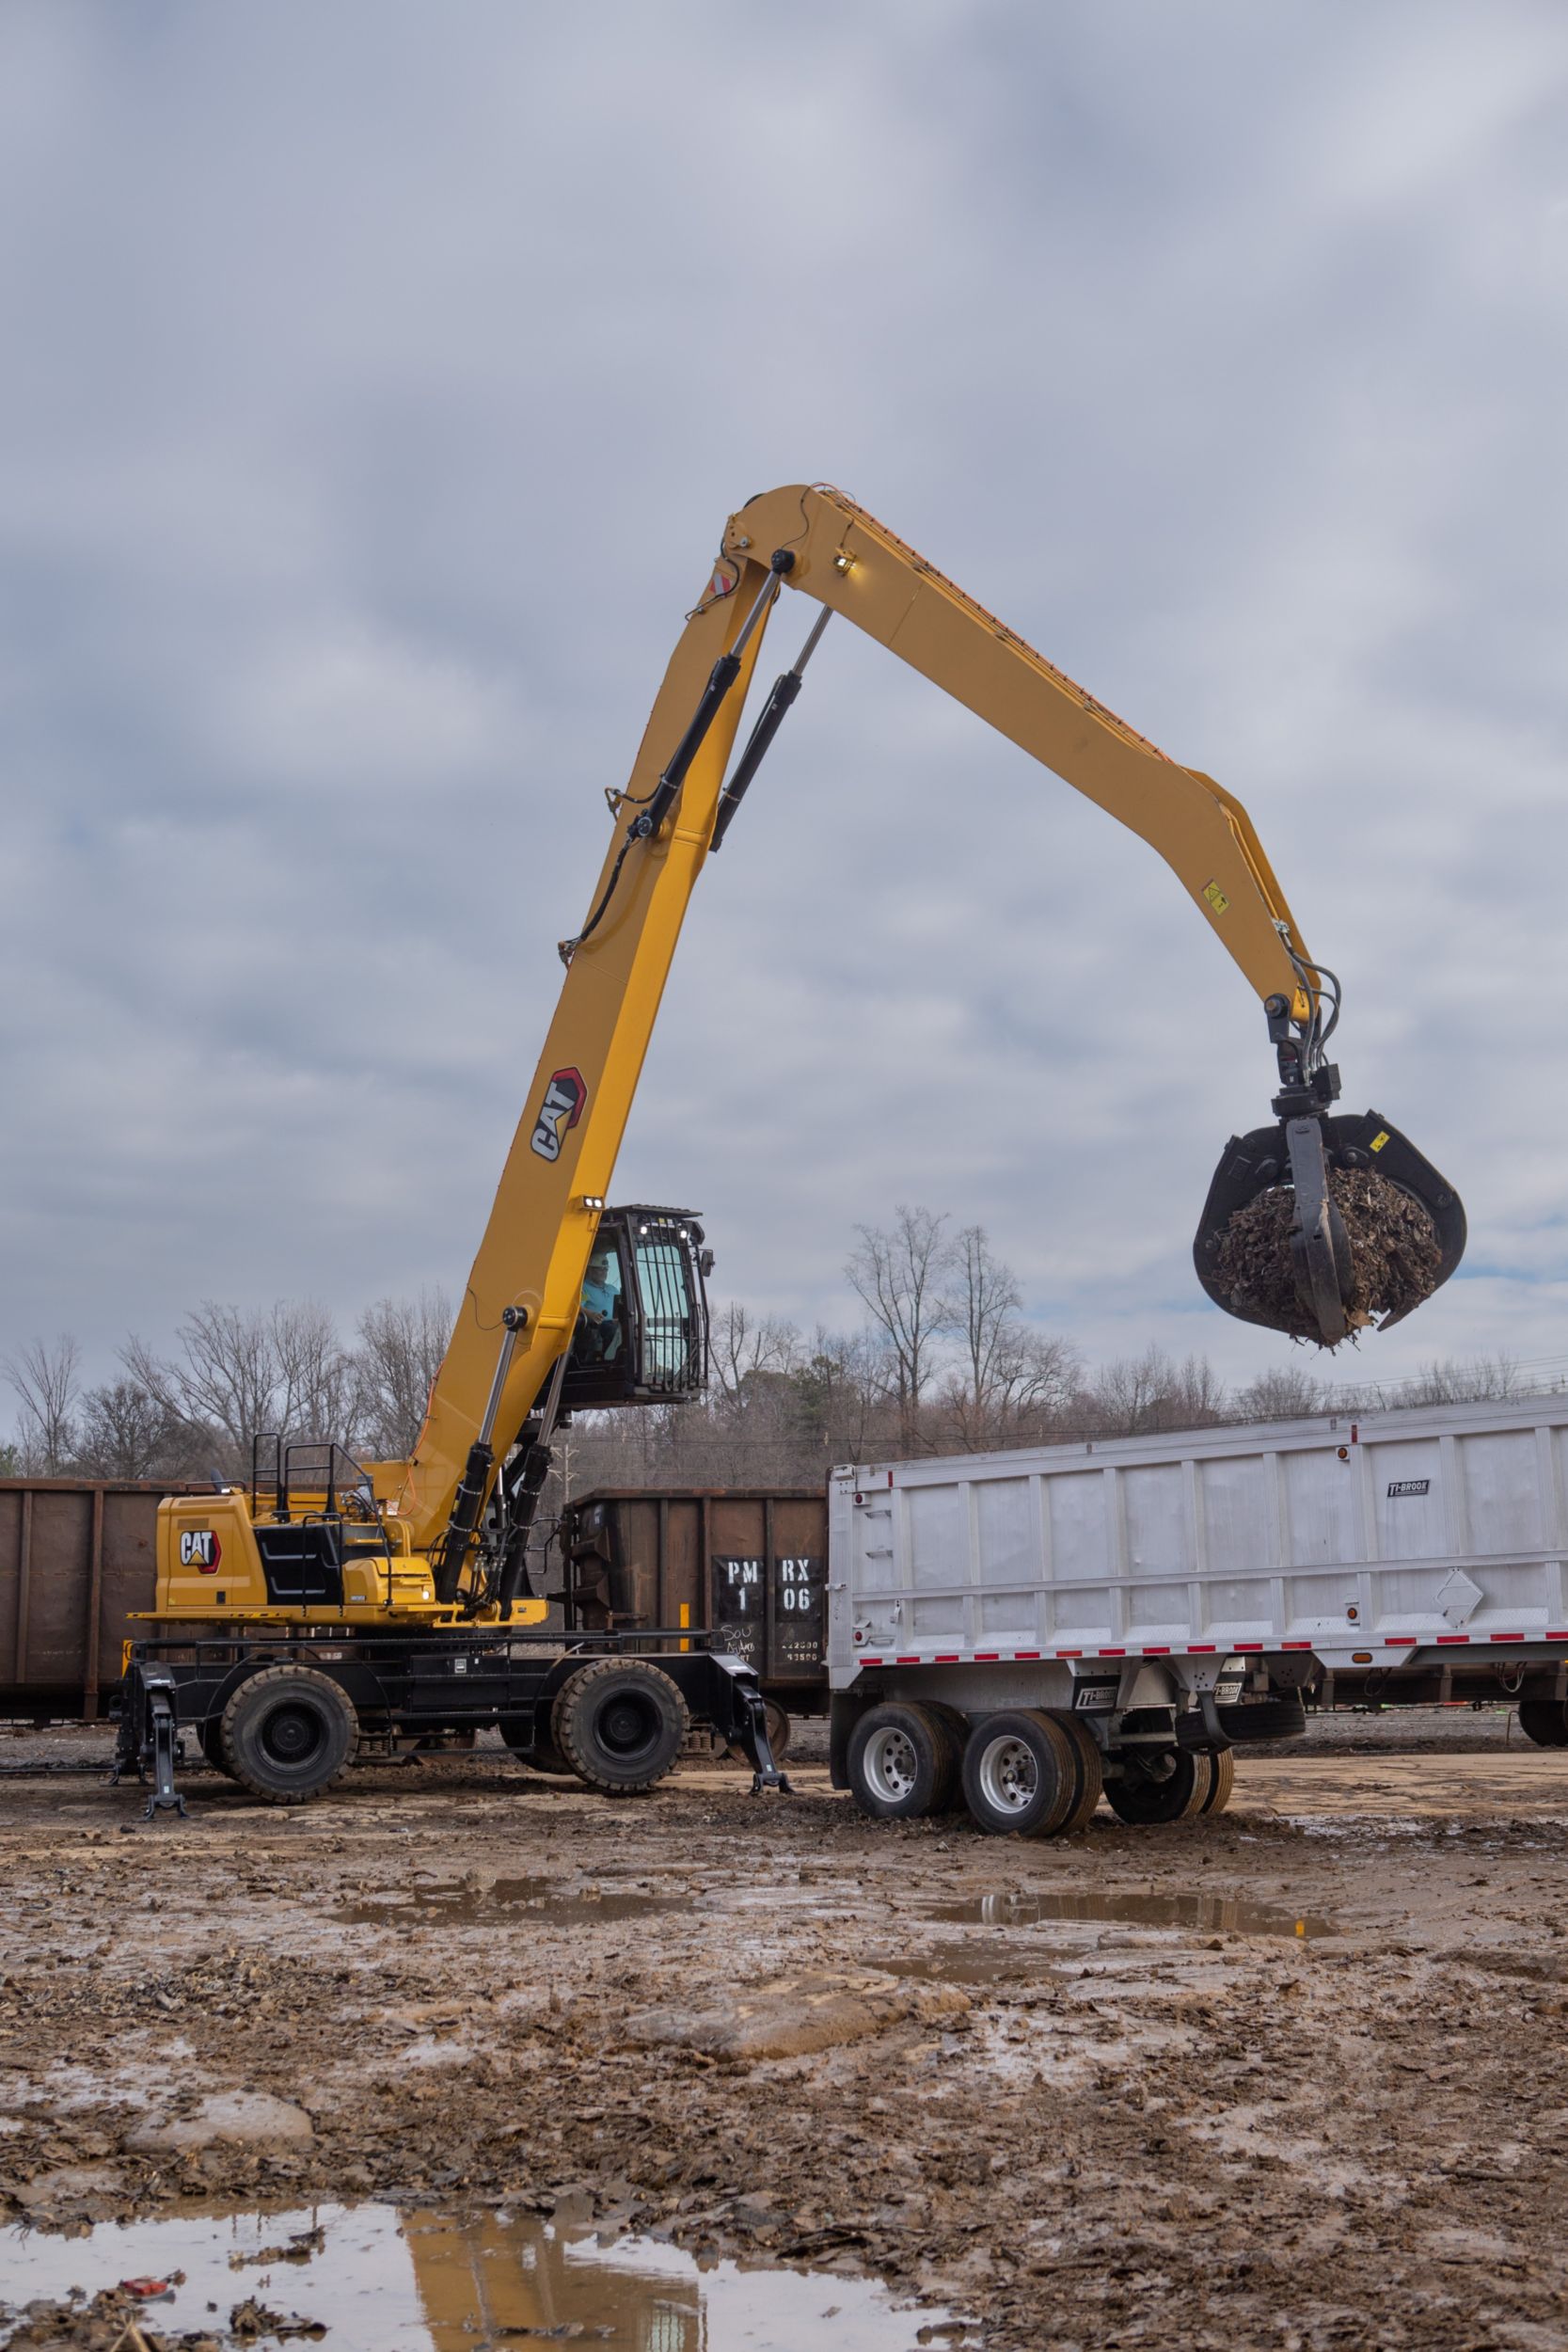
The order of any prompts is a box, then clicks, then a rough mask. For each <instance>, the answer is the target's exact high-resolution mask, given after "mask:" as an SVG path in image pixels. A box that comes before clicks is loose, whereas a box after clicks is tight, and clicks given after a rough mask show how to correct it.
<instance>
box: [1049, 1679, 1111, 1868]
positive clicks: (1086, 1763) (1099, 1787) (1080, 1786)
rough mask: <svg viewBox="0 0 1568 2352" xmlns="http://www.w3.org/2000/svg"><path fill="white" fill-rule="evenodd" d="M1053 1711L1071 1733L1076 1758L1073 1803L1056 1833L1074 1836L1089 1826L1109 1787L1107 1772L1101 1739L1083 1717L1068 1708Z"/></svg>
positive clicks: (1056, 1718) (1065, 1729)
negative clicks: (1104, 1791)
mask: <svg viewBox="0 0 1568 2352" xmlns="http://www.w3.org/2000/svg"><path fill="white" fill-rule="evenodd" d="M1053 1712H1054V1720H1055V1721H1056V1722H1057V1723H1058V1724H1060V1725H1061V1727H1062V1729H1063V1731H1064V1732H1065V1733H1066V1734H1067V1738H1068V1743H1069V1746H1070V1748H1071V1749H1072V1760H1073V1784H1072V1785H1073V1797H1072V1804H1071V1808H1070V1809H1069V1813H1068V1817H1067V1819H1066V1820H1065V1821H1064V1822H1063V1823H1062V1825H1061V1827H1060V1829H1059V1830H1057V1832H1056V1836H1058V1837H1071V1836H1075V1835H1076V1833H1077V1832H1078V1831H1079V1830H1081V1829H1087V1827H1088V1825H1089V1821H1090V1819H1091V1818H1092V1816H1093V1813H1094V1809H1095V1807H1096V1805H1098V1804H1099V1803H1100V1799H1101V1792H1102V1791H1103V1789H1104V1787H1105V1771H1104V1764H1103V1761H1102V1759H1101V1753H1100V1742H1099V1740H1097V1739H1096V1738H1095V1736H1094V1734H1093V1732H1092V1731H1091V1730H1090V1729H1089V1727H1088V1724H1086V1723H1085V1721H1084V1719H1083V1717H1082V1716H1081V1715H1073V1714H1069V1711H1068V1710H1067V1708H1062V1709H1061V1710H1060V1711H1059V1712H1056V1711H1055V1710H1053Z"/></svg>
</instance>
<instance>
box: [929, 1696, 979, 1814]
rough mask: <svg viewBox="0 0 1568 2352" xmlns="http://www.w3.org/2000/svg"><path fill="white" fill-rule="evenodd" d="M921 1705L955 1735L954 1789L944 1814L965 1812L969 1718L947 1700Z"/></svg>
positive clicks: (936, 1700)
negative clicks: (964, 1765) (965, 1751)
mask: <svg viewBox="0 0 1568 2352" xmlns="http://www.w3.org/2000/svg"><path fill="white" fill-rule="evenodd" d="M920 1704H921V1706H922V1707H924V1708H925V1709H926V1711H927V1714H929V1715H934V1716H935V1717H936V1719H937V1721H938V1723H940V1724H946V1725H947V1728H948V1730H949V1731H950V1732H951V1733H952V1735H953V1788H952V1793H951V1795H950V1796H949V1797H948V1800H947V1803H946V1804H944V1805H943V1806H942V1811H943V1812H944V1813H962V1812H965V1811H966V1810H967V1807H966V1805H965V1804H964V1774H963V1763H964V1750H965V1748H966V1747H968V1745H969V1730H970V1724H969V1717H968V1716H967V1715H966V1714H965V1713H964V1711H963V1709H962V1708H961V1707H949V1706H948V1704H947V1702H946V1700H945V1699H922V1700H921V1702H920Z"/></svg>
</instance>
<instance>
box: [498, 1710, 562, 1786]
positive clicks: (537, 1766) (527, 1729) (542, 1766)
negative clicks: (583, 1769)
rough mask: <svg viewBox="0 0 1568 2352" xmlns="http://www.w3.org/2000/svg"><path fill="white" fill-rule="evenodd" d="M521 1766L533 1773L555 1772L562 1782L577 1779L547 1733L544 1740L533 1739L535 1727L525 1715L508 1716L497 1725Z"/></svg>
mask: <svg viewBox="0 0 1568 2352" xmlns="http://www.w3.org/2000/svg"><path fill="white" fill-rule="evenodd" d="M496 1728H497V1730H498V1731H499V1733H500V1736H501V1738H502V1739H503V1740H505V1741H506V1744H507V1746H508V1747H509V1748H510V1749H511V1751H512V1753H513V1755H514V1756H515V1757H516V1759H517V1761H518V1763H519V1764H526V1765H527V1766H528V1767H529V1769H530V1771H531V1772H555V1773H558V1774H559V1775H560V1777H561V1778H562V1780H572V1779H575V1778H576V1774H575V1773H574V1772H573V1771H572V1768H571V1766H570V1765H569V1764H568V1763H567V1761H566V1758H565V1757H564V1756H562V1753H561V1750H560V1749H559V1748H558V1747H557V1746H556V1744H555V1741H554V1740H552V1739H551V1738H550V1737H549V1734H548V1733H547V1732H546V1734H545V1736H544V1737H543V1738H542V1739H539V1740H535V1739H534V1738H533V1736H532V1735H533V1726H532V1724H531V1723H530V1722H529V1720H528V1718H527V1717H526V1716H523V1715H506V1716H503V1717H502V1718H501V1720H500V1722H499V1724H497V1725H496Z"/></svg>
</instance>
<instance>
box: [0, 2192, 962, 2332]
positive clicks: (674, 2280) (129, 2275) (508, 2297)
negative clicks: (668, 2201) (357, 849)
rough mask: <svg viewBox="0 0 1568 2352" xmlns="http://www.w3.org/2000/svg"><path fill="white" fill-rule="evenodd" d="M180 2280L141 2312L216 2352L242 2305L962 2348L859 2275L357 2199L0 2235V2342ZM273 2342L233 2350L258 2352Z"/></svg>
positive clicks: (426, 2327)
mask: <svg viewBox="0 0 1568 2352" xmlns="http://www.w3.org/2000/svg"><path fill="white" fill-rule="evenodd" d="M178 2272H183V2273H184V2278H183V2281H182V2283H181V2284H180V2285H178V2286H176V2287H174V2288H173V2290H172V2294H171V2295H170V2296H169V2297H168V2298H167V2299H162V2300H157V2301H153V2302H150V2303H148V2304H147V2305H146V2306H145V2315H146V2324H147V2326H148V2327H149V2328H151V2329H152V2330H153V2331H154V2333H157V2334H162V2333H164V2332H165V2331H166V2330H167V2331H169V2332H171V2333H172V2332H174V2331H176V2330H178V2329H189V2330H202V2331H206V2330H211V2331H212V2332H213V2333H214V2335H215V2336H217V2337H219V2339H220V2340H222V2341H224V2342H228V2341H229V2340H230V2314H231V2313H232V2312H233V2311H234V2308H235V2306H236V2305H238V2304H242V2303H245V2302H246V2301H250V2300H253V2301H254V2302H255V2303H257V2304H259V2305H261V2307H262V2308H263V2311H264V2312H267V2313H270V2314H273V2315H274V2316H275V2317H280V2318H281V2319H282V2320H283V2321H284V2323H285V2324H286V2325H290V2324H293V2325H297V2324H298V2323H303V2322H313V2323H315V2325H316V2326H317V2327H320V2328H325V2329H326V2330H327V2331H328V2332H327V2335H326V2338H325V2341H326V2343H327V2345H328V2347H329V2352H503V2347H513V2346H516V2347H527V2346H528V2345H529V2344H531V2343H533V2344H541V2345H542V2344H546V2343H548V2342H550V2341H552V2340H561V2339H563V2338H566V2339H572V2340H576V2341H580V2342H585V2343H594V2344H608V2345H610V2347H611V2352H802V2347H803V2346H805V2345H808V2344H816V2343H819V2342H822V2341H824V2340H827V2339H831V2341H832V2344H833V2346H834V2352H915V2347H916V2345H917V2344H918V2343H919V2342H920V2330H921V2329H923V2328H924V2329H927V2330H929V2329H931V2328H938V2329H941V2330H942V2341H943V2342H944V2343H948V2344H952V2345H953V2346H954V2347H955V2352H958V2345H959V2344H960V2343H961V2340H962V2336H963V2331H962V2330H961V2329H958V2328H955V2329H954V2332H953V2333H952V2334H948V2333H947V2329H948V2328H950V2327H953V2323H952V2322H951V2320H950V2319H949V2317H948V2315H947V2314H946V2313H944V2312H940V2311H931V2310H923V2311H905V2312H899V2311H895V2309H894V2308H893V2306H892V2304H891V2302H890V2301H889V2299H888V2296H887V2292H886V2290H885V2289H884V2288H882V2287H879V2286H877V2285H875V2284H873V2283H872V2282H870V2281H868V2280H861V2279H835V2278H832V2277H830V2276H828V2275H826V2274H824V2273H822V2272H816V2273H815V2274H813V2273H809V2272H802V2271H795V2270H740V2269H738V2268H737V2267H736V2265H735V2264H734V2263H732V2262H721V2263H717V2264H715V2265H712V2266H711V2267H710V2268H708V2269H705V2270H703V2269H699V2268H698V2266H697V2264H696V2263H695V2262H694V2261H693V2260H692V2258H691V2256H690V2255H689V2254H685V2253H682V2252H681V2250H680V2249H679V2248H678V2247H674V2246H665V2245H662V2244H660V2243H659V2242H658V2241H657V2240H655V2239H652V2238H622V2239H620V2240H618V2241H616V2242H615V2243H613V2244H610V2245H608V2246H601V2245H600V2244H599V2243H598V2241H597V2240H596V2239H595V2238H594V2237H591V2236H572V2235H570V2234H567V2233H561V2232H558V2231H556V2230H555V2229H553V2228H552V2227H551V2226H549V2225H548V2224H547V2223H546V2222H543V2221H540V2220H538V2219H537V2218H535V2217H532V2216H529V2217H509V2216H508V2215H506V2214H505V2213H499V2212H498V2213H490V2214H484V2215H481V2216H478V2217H467V2218H463V2219H459V2218H457V2217H451V2216H447V2215H442V2214H436V2213H428V2212H424V2211H421V2210H417V2209H416V2210H410V2211H407V2212H404V2213H401V2214H400V2213H399V2211H398V2209H397V2208H396V2207H395V2206H392V2205H380V2204H365V2205H318V2206H315V2207H313V2208H311V2209H309V2210H306V2209H300V2210H298V2211H295V2212H293V2213H275V2214H259V2213H245V2214H227V2215H222V2216H216V2217H214V2216H213V2215H207V2216H205V2217H202V2216H195V2215H182V2216H180V2217H178V2218H177V2219H174V2220H168V2221H131V2222H126V2223H124V2224H123V2225H121V2224H118V2223H115V2222H104V2223H103V2224H101V2225H100V2226H99V2227H98V2228H96V2229H93V2230H91V2231H89V2232H87V2234H86V2235H85V2236H82V2237H73V2238H68V2237H50V2236H44V2235H42V2234H40V2233H36V2232H29V2231H26V2230H23V2229H16V2228H8V2229H3V2230H0V2277H3V2278H4V2280H5V2297H6V2300H5V2302H4V2304H0V2314H3V2315H0V2344H3V2343H4V2342H5V2341H7V2339H8V2336H9V2333H10V2329H11V2327H12V2326H13V2325H14V2323H15V2320H16V2316H17V2312H18V2308H19V2307H20V2306H23V2305H24V2304H26V2303H27V2302H29V2301H30V2300H32V2299H33V2297H35V2296H50V2297H52V2298H54V2299H55V2300H61V2299H63V2298H64V2297H65V2296H67V2295H68V2294H69V2293H70V2292H71V2289H72V2288H79V2289H82V2290H84V2291H85V2293H86V2295H87V2296H89V2297H90V2296H93V2295H96V2294H98V2293H99V2292H100V2291H101V2290H102V2289H103V2288H105V2287H113V2286H116V2285H118V2284H119V2281H120V2280H123V2279H138V2280H167V2279H170V2278H171V2277H172V2276H173V2275H174V2274H176V2273H178ZM296 2340H297V2339H296ZM929 2340H930V2339H929V2336H928V2335H927V2342H929ZM281 2341H282V2339H281V2338H280V2337H279V2336H278V2335H277V2333H276V2332H273V2333H268V2332H266V2331H265V2330H264V2329H263V2330H262V2331H261V2332H259V2333H258V2332H255V2331H254V2330H253V2331H252V2332H251V2333H249V2334H248V2335H247V2336H246V2337H245V2342H246V2344H247V2347H248V2346H254V2347H255V2352H274V2347H276V2346H277V2345H278V2344H280V2343H281ZM307 2341H309V2339H307Z"/></svg>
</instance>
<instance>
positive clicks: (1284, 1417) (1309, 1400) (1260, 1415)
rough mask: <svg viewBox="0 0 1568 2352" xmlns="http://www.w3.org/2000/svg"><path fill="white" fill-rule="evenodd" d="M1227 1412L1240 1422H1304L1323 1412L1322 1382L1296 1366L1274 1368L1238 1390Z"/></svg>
mask: <svg viewBox="0 0 1568 2352" xmlns="http://www.w3.org/2000/svg"><path fill="white" fill-rule="evenodd" d="M1231 1409H1232V1410H1233V1412H1234V1413H1235V1414H1236V1416H1237V1418H1238V1419H1239V1420H1241V1421H1304V1420H1305V1419H1306V1418H1307V1416H1308V1415H1309V1414H1311V1413H1321V1412H1323V1411H1325V1410H1326V1409H1327V1404H1326V1398H1325V1394H1324V1391H1323V1384H1322V1382H1321V1381H1318V1380H1315V1379H1314V1378H1313V1376H1312V1375H1311V1374H1310V1373H1309V1372H1307V1371H1304V1370H1303V1368H1302V1367H1301V1366H1300V1365H1299V1364H1277V1365H1275V1367H1274V1369H1273V1370H1272V1371H1269V1372H1260V1373H1259V1375H1258V1377H1257V1378H1256V1379H1255V1380H1249V1381H1248V1382H1247V1384H1246V1386H1245V1388H1244V1389H1238V1390H1237V1391H1236V1393H1235V1395H1234V1396H1233V1397H1232V1398H1231Z"/></svg>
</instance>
